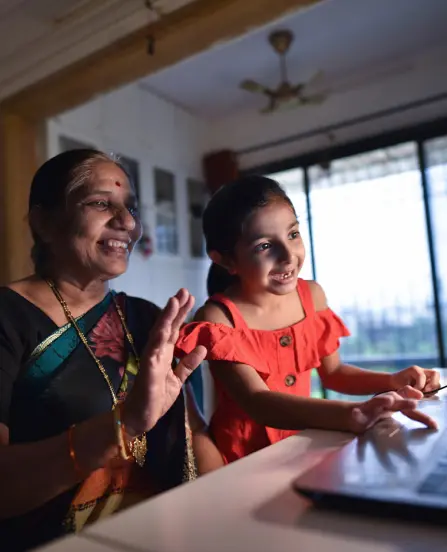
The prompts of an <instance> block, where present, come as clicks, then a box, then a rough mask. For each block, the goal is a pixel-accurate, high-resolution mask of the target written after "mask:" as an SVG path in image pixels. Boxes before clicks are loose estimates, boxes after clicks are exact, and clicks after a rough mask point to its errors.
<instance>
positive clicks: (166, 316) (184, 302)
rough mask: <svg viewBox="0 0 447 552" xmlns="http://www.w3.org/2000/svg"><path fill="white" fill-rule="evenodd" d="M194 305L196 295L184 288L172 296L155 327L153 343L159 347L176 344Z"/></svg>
mask: <svg viewBox="0 0 447 552" xmlns="http://www.w3.org/2000/svg"><path fill="white" fill-rule="evenodd" d="M193 306H194V297H193V296H192V295H191V294H190V293H189V291H187V290H186V289H184V288H182V289H179V291H178V292H177V293H176V294H175V296H174V297H171V298H170V299H169V301H168V302H167V303H166V306H165V308H164V309H163V310H162V312H161V314H160V317H159V319H158V321H157V324H156V325H155V328H154V329H153V331H152V332H151V333H152V339H151V345H152V346H153V347H156V348H159V347H162V346H163V345H164V344H166V343H171V344H174V343H175V342H176V341H177V339H178V334H179V331H180V328H181V326H182V324H183V322H184V321H185V318H186V316H187V315H188V313H189V312H190V310H191V309H192V307H193Z"/></svg>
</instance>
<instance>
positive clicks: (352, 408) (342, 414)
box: [199, 304, 433, 432]
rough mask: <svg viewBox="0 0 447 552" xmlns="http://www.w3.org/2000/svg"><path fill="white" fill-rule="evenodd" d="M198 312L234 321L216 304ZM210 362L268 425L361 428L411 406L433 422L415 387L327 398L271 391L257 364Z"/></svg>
mask: <svg viewBox="0 0 447 552" xmlns="http://www.w3.org/2000/svg"><path fill="white" fill-rule="evenodd" d="M199 316H200V319H201V320H208V321H210V322H215V323H222V324H226V325H228V326H230V327H231V322H230V321H229V320H228V318H227V317H226V316H225V314H224V313H223V311H222V310H221V309H220V308H219V307H218V306H216V305H212V304H210V305H206V306H205V307H204V309H202V311H201V312H200V314H199ZM209 364H210V369H211V371H212V372H213V375H214V376H215V377H216V378H218V379H219V381H220V382H221V383H222V385H223V386H224V388H225V390H226V392H227V393H228V395H229V396H230V397H231V398H232V399H233V400H234V401H235V402H236V403H238V404H239V406H240V407H241V408H242V409H243V410H244V411H245V412H246V413H247V414H248V415H249V416H250V417H251V418H252V419H253V420H254V421H255V422H257V423H258V424H261V425H264V426H267V427H274V428H277V429H292V430H293V429H304V428H318V429H334V430H340V431H353V432H361V431H364V430H365V429H367V428H368V427H370V426H371V425H372V424H374V423H375V422H376V421H378V420H379V419H380V418H382V417H385V416H388V415H390V413H391V412H393V411H395V410H402V409H408V410H407V411H406V412H405V414H406V415H407V416H409V417H411V418H413V419H416V420H418V421H421V422H422V423H425V424H427V425H431V426H432V425H433V421H432V420H431V419H430V418H429V417H427V416H426V415H424V414H422V413H420V412H418V411H416V410H415V408H416V402H415V401H414V400H412V399H414V398H415V399H418V398H421V397H422V393H420V392H419V391H416V390H414V389H411V390H406V391H405V393H403V394H398V393H388V394H386V395H382V396H379V397H375V398H373V399H371V400H370V401H367V402H364V403H357V402H346V401H328V400H325V399H313V398H307V397H297V396H293V395H288V394H286V393H280V392H275V391H271V390H270V389H269V388H268V387H267V385H266V383H265V382H264V380H263V379H262V378H261V376H260V375H259V374H258V373H257V372H256V370H255V368H254V367H252V366H248V365H246V364H237V363H233V362H221V361H210V362H209ZM408 397H411V398H408Z"/></svg>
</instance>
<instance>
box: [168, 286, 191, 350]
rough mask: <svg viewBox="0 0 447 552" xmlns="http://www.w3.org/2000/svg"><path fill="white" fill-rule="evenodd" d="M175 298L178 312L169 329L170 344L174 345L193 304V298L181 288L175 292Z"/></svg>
mask: <svg viewBox="0 0 447 552" xmlns="http://www.w3.org/2000/svg"><path fill="white" fill-rule="evenodd" d="M175 297H176V298H177V300H178V302H179V310H178V312H177V315H176V316H175V318H174V320H173V322H172V328H171V332H172V335H171V342H172V343H175V342H176V341H177V339H178V333H179V331H180V328H181V327H182V324H183V323H184V321H185V318H186V317H187V316H188V313H189V312H190V311H191V309H192V308H193V306H194V302H195V299H194V297H193V296H192V295H191V294H190V293H189V291H187V290H186V289H183V288H182V289H180V290H179V291H178V292H177V294H176V296H175Z"/></svg>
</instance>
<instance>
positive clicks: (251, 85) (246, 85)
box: [239, 79, 267, 94]
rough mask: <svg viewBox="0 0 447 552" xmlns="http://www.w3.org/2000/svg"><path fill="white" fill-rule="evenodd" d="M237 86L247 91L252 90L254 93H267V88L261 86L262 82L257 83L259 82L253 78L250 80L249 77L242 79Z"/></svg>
mask: <svg viewBox="0 0 447 552" xmlns="http://www.w3.org/2000/svg"><path fill="white" fill-rule="evenodd" d="M239 86H240V87H241V88H242V90H246V91H247V92H254V93H255V94H258V93H261V94H266V93H267V88H265V87H264V86H262V84H259V82H256V81H254V80H250V79H248V80H244V81H242V82H241V84H240V85H239Z"/></svg>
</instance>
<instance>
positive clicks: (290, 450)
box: [83, 431, 447, 552]
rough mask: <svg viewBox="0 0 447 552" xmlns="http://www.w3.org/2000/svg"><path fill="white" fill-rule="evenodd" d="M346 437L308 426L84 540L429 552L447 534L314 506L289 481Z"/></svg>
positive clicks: (446, 543)
mask: <svg viewBox="0 0 447 552" xmlns="http://www.w3.org/2000/svg"><path fill="white" fill-rule="evenodd" d="M349 439H350V437H349V436H347V435H345V434H341V433H335V432H325V431H306V432H303V433H302V434H301V435H300V436H296V437H291V438H289V439H287V440H285V441H282V442H281V443H278V444H276V445H274V446H272V447H269V448H268V449H265V450H263V451H261V452H259V453H256V454H253V455H251V456H249V457H247V458H245V459H243V460H241V461H239V462H236V463H234V464H232V465H230V466H228V467H226V468H224V469H221V470H219V471H217V472H215V473H212V474H209V475H207V476H205V477H202V478H201V479H199V480H198V481H196V482H194V483H190V484H188V485H184V486H182V487H180V488H177V489H175V490H173V491H170V492H169V493H166V494H164V495H161V496H159V497H157V498H155V499H153V500H150V501H148V502H146V503H143V504H140V505H138V506H136V507H134V508H132V509H130V510H128V511H126V512H123V513H121V514H119V515H117V516H115V517H112V518H110V519H108V520H106V521H104V522H102V523H100V524H97V525H94V526H92V527H91V528H89V529H88V530H87V531H85V532H84V533H83V538H85V539H87V540H89V541H91V540H94V541H96V542H98V543H101V544H105V545H110V546H111V547H114V548H115V549H116V550H123V551H133V552H139V551H150V552H224V551H225V552H227V551H232V552H242V551H244V552H245V551H247V552H251V551H253V552H267V551H269V552H270V551H275V552H276V551H277V552H282V551H297V550H300V551H315V552H316V551H325V550H328V551H331V552H338V551H340V552H358V551H359V550H361V551H362V552H370V551H371V552H373V551H374V552H377V551H381V552H385V551H386V552H391V551H393V552H404V551H408V552H416V551H421V552H426V551H430V552H432V551H435V550H436V551H438V550H439V551H440V550H446V547H447V531H445V530H443V529H441V528H435V527H428V526H424V525H415V524H412V525H405V524H404V523H399V522H395V521H387V520H377V519H374V518H369V517H368V518H358V517H353V516H350V515H349V514H341V513H333V512H332V513H329V512H322V511H316V510H314V509H313V508H312V506H311V505H310V504H309V503H308V502H307V501H306V500H304V499H302V498H301V497H299V496H298V495H296V494H295V493H294V492H293V491H292V490H291V486H290V485H291V482H292V480H293V479H294V478H295V477H296V476H297V475H298V474H299V473H300V472H302V471H304V470H305V469H308V468H309V467H310V466H311V465H312V464H314V463H316V462H317V461H319V460H320V459H321V458H322V457H323V456H324V455H325V454H327V453H328V452H330V451H332V450H334V449H335V448H337V447H339V446H340V445H342V444H344V443H345V442H346V441H347V440H349Z"/></svg>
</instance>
